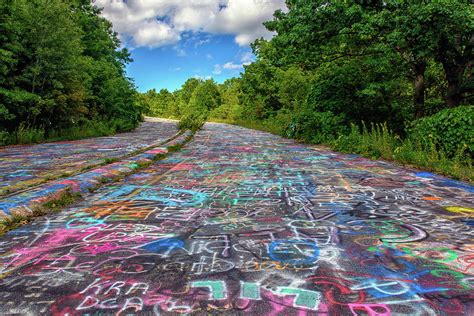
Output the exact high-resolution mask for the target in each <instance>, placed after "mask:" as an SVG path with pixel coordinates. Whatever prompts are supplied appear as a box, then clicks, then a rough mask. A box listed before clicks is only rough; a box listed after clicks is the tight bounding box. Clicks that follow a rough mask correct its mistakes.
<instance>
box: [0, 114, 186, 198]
mask: <svg viewBox="0 0 474 316" xmlns="http://www.w3.org/2000/svg"><path fill="white" fill-rule="evenodd" d="M177 131H178V130H177V127H176V122H174V121H170V120H163V119H154V118H153V119H151V118H149V119H147V120H146V121H145V122H144V123H143V124H142V125H141V126H140V127H139V128H137V129H136V130H135V131H133V132H129V133H120V134H117V135H114V136H108V137H96V138H88V139H84V140H75V141H62V142H55V143H44V144H37V145H16V146H4V147H0V196H2V195H3V194H7V193H12V192H15V191H18V190H20V189H24V188H27V187H30V186H34V185H37V184H40V183H43V182H45V180H48V179H52V178H58V177H61V176H62V175H67V173H70V174H72V173H75V172H78V171H80V170H81V169H83V168H84V167H88V166H93V165H96V164H100V163H103V162H104V160H105V159H107V158H108V159H117V158H120V157H123V156H125V155H127V154H131V153H133V152H135V151H137V150H140V149H144V148H146V147H148V146H150V145H152V144H154V143H157V142H160V141H165V140H167V139H168V138H170V137H172V136H173V135H174V134H176V133H177Z"/></svg>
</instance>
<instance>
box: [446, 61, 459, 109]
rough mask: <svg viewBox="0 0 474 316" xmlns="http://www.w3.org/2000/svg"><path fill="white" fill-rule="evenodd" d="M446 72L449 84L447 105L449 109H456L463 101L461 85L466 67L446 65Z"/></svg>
mask: <svg viewBox="0 0 474 316" xmlns="http://www.w3.org/2000/svg"><path fill="white" fill-rule="evenodd" d="M444 71H445V73H446V81H447V82H448V91H447V93H446V105H447V107H449V108H454V107H456V106H459V104H461V101H462V99H463V93H462V90H461V83H462V75H463V72H464V67H462V66H461V67H460V66H454V65H447V64H445V65H444Z"/></svg>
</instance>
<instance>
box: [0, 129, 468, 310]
mask: <svg viewBox="0 0 474 316" xmlns="http://www.w3.org/2000/svg"><path fill="white" fill-rule="evenodd" d="M473 189H474V188H473V187H472V186H469V185H467V184H464V183H461V182H456V181H452V180H448V179H446V178H442V177H437V176H434V175H431V174H429V173H423V172H419V173H416V172H413V171H410V170H406V169H402V168H400V167H397V166H394V165H391V164H389V163H385V162H376V161H370V160H367V159H363V158H360V157H357V156H352V155H340V154H337V153H333V152H330V151H327V150H325V149H321V148H311V147H308V146H305V145H300V144H296V143H295V142H293V141H290V140H285V139H281V138H279V137H277V136H273V135H270V134H267V133H263V132H258V131H252V130H248V129H244V128H240V127H235V126H229V125H223V124H206V125H205V127H204V129H203V130H201V131H200V132H198V133H197V134H196V136H195V138H194V140H193V141H191V142H190V143H188V144H187V145H186V147H185V148H184V149H183V150H181V151H180V152H177V153H175V154H173V155H172V156H170V157H168V158H167V159H165V160H162V161H159V162H156V163H155V164H153V165H151V166H150V167H148V168H146V169H144V170H143V171H141V172H140V173H137V174H135V175H132V176H129V177H128V178H126V179H124V180H123V181H122V182H119V183H116V184H114V185H113V186H108V187H104V188H102V189H100V190H99V191H97V192H96V193H95V194H93V195H90V196H88V197H87V198H86V200H85V201H83V202H81V203H80V204H77V205H74V206H73V207H71V208H68V209H66V210H64V211H63V212H61V213H59V214H56V215H51V216H48V217H44V218H40V219H38V220H36V221H34V222H32V223H30V224H28V225H26V226H24V227H22V228H20V229H17V230H15V231H11V232H10V233H8V234H7V235H5V236H3V237H1V238H0V300H1V302H2V304H1V305H0V314H2V315H3V314H14V313H17V314H21V315H26V314H28V315H45V314H53V315H71V316H72V315H86V314H89V315H98V314H102V315H113V314H119V315H130V314H132V315H134V314H146V315H177V314H193V315H208V314H209V313H211V314H227V315H275V316H276V315H370V316H376V315H380V316H388V315H473V314H474V305H473V302H474V300H473V299H474V293H473V286H474V275H473V273H474V252H473V249H474V243H473V235H474V232H473V229H472V225H473V222H474V219H473V214H474V205H473V204H474V203H473V193H474V191H473Z"/></svg>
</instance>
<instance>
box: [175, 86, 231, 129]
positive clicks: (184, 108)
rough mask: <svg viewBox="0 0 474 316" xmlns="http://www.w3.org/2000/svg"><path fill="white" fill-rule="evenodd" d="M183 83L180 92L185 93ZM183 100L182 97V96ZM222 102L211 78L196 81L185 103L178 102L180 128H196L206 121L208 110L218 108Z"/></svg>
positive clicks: (185, 87)
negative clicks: (196, 83)
mask: <svg viewBox="0 0 474 316" xmlns="http://www.w3.org/2000/svg"><path fill="white" fill-rule="evenodd" d="M186 85H187V84H186V83H185V84H184V86H183V89H182V91H181V94H182V95H184V94H185V93H186V89H187V86H186ZM182 100H184V98H182ZM221 104H222V99H221V94H220V92H219V88H218V87H217V85H216V83H215V82H214V81H213V80H206V81H198V85H197V86H196V87H194V89H193V92H192V94H191V96H190V98H189V102H188V103H186V104H180V107H181V109H180V112H181V119H180V122H179V128H180V129H191V130H197V129H199V128H201V126H202V125H203V124H204V123H205V122H206V120H207V118H208V116H209V113H210V111H212V110H215V109H217V108H219V107H220V106H221Z"/></svg>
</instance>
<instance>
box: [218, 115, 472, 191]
mask: <svg viewBox="0 0 474 316" xmlns="http://www.w3.org/2000/svg"><path fill="white" fill-rule="evenodd" d="M211 121H212V122H217V123H227V124H233V125H238V126H242V127H246V128H251V129H256V130H261V131H264V132H269V133H272V134H275V135H280V136H284V137H285V136H286V135H282V128H281V124H278V123H277V122H275V121H271V120H267V121H251V120H248V121H246V120H236V121H229V120H219V119H211ZM298 140H299V141H302V140H301V139H298ZM307 143H314V142H307ZM322 144H323V145H326V146H328V147H330V148H331V149H333V150H335V151H339V152H342V153H347V154H358V155H361V156H363V157H367V158H370V159H374V160H375V159H384V160H388V161H391V162H396V163H399V164H401V165H403V166H406V167H411V168H417V169H421V170H425V171H432V172H435V173H438V174H442V175H446V176H449V177H452V178H455V179H458V180H462V181H467V182H470V183H474V169H473V165H472V158H471V157H469V155H466V154H465V149H467V147H462V148H460V150H458V152H457V153H456V154H455V155H454V157H451V158H449V157H448V156H447V155H446V154H445V153H444V151H443V150H440V149H437V148H436V146H434V145H433V146H426V145H423V144H422V143H420V142H418V143H417V142H415V141H413V140H411V139H401V138H400V137H399V136H398V135H396V134H394V133H392V132H391V131H390V130H388V128H387V127H386V126H385V125H376V126H374V128H371V129H368V128H365V127H363V128H357V127H355V126H353V127H352V129H351V131H350V132H349V133H348V134H346V135H342V136H339V137H338V138H337V139H335V140H332V141H327V142H323V143H322Z"/></svg>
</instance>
